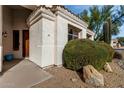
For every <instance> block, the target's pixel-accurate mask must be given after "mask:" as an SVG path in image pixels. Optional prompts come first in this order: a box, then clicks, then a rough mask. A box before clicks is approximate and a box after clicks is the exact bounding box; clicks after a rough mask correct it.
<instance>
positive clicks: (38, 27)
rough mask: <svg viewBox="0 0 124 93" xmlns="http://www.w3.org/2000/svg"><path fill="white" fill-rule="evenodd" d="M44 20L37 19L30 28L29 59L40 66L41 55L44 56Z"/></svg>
mask: <svg viewBox="0 0 124 93" xmlns="http://www.w3.org/2000/svg"><path fill="white" fill-rule="evenodd" d="M41 36H42V20H39V21H37V23H35V24H34V25H32V26H31V27H30V29H29V37H30V38H29V41H30V43H29V44H30V45H29V46H30V47H29V51H30V52H29V59H30V60H31V61H33V62H34V63H36V64H37V65H39V66H42V64H41V56H42V47H41V45H42V41H41V40H42V39H41V38H42V37H41Z"/></svg>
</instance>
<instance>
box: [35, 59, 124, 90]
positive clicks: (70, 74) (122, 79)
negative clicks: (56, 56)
mask: <svg viewBox="0 0 124 93" xmlns="http://www.w3.org/2000/svg"><path fill="white" fill-rule="evenodd" d="M110 66H111V67H112V69H113V73H107V72H105V71H103V70H102V71H100V73H102V74H103V76H104V79H105V87H124V70H123V69H122V68H121V67H120V66H119V65H118V64H117V63H116V62H115V61H114V62H111V63H110ZM46 71H47V72H49V73H50V74H52V75H53V76H54V77H53V78H51V79H49V80H47V81H45V82H43V83H39V84H37V85H35V86H33V87H36V88H38V87H47V88H81V87H82V88H91V87H94V86H92V85H88V84H86V83H85V82H84V81H83V80H82V78H81V76H79V73H77V72H75V71H72V70H69V69H66V68H64V67H52V68H48V69H46ZM72 79H74V80H75V79H76V80H75V81H73V80H72Z"/></svg>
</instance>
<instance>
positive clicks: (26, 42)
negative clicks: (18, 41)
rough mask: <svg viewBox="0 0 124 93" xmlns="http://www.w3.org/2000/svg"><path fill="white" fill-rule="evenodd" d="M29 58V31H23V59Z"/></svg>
mask: <svg viewBox="0 0 124 93" xmlns="http://www.w3.org/2000/svg"><path fill="white" fill-rule="evenodd" d="M28 56H29V30H23V57H28Z"/></svg>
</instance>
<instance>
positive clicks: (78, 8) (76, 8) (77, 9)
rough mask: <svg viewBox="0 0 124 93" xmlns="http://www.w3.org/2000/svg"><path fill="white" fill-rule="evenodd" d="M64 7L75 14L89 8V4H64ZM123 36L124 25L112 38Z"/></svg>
mask: <svg viewBox="0 0 124 93" xmlns="http://www.w3.org/2000/svg"><path fill="white" fill-rule="evenodd" d="M65 7H66V8H68V9H69V10H71V11H72V12H73V13H75V14H79V13H81V12H82V11H83V10H84V9H87V10H88V9H89V7H90V5H65ZM117 37H124V25H123V26H122V27H121V28H120V33H119V34H118V35H116V36H112V38H117Z"/></svg>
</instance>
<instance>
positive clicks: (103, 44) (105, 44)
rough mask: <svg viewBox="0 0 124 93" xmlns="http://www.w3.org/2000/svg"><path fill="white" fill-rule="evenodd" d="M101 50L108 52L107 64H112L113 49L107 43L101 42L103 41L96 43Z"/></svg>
mask: <svg viewBox="0 0 124 93" xmlns="http://www.w3.org/2000/svg"><path fill="white" fill-rule="evenodd" d="M97 43H98V44H99V45H100V46H101V47H102V48H104V49H106V50H107V51H108V54H107V56H108V57H107V62H112V59H113V55H114V52H115V51H114V49H113V48H112V47H111V46H110V45H109V44H107V43H105V42H103V41H98V42H97Z"/></svg>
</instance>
